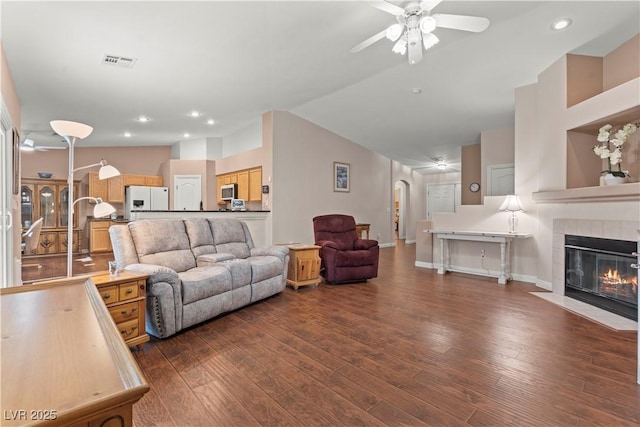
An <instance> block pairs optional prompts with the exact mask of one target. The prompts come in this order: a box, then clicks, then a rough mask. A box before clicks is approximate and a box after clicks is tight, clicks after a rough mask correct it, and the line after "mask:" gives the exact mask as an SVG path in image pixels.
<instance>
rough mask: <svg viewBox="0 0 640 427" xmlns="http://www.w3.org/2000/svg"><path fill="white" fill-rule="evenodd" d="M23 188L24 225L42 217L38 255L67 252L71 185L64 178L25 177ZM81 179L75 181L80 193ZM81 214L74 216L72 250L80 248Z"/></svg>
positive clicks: (75, 192) (26, 226)
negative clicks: (79, 218)
mask: <svg viewBox="0 0 640 427" xmlns="http://www.w3.org/2000/svg"><path fill="white" fill-rule="evenodd" d="M21 182H22V185H21V188H20V205H21V206H20V221H21V224H20V225H21V226H22V227H23V228H24V229H27V228H29V226H31V224H33V222H34V221H36V220H37V219H38V218H42V219H43V221H42V231H41V232H40V239H39V240H38V247H37V249H36V252H35V254H34V255H51V254H59V253H66V252H67V242H68V239H67V232H68V230H67V220H68V207H69V205H68V203H69V188H68V186H67V181H66V180H63V179H36V178H22V180H21ZM78 185H79V181H74V184H73V192H74V194H75V195H77V194H78ZM78 224H79V222H78V215H74V217H73V228H74V229H73V232H72V233H73V235H72V245H73V246H72V250H73V252H80V241H81V239H80V237H81V234H80V233H81V230H80V229H79V228H78Z"/></svg>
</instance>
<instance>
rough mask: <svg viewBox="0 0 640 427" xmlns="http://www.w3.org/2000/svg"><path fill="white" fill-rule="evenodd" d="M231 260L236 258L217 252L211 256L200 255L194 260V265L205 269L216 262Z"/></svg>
mask: <svg viewBox="0 0 640 427" xmlns="http://www.w3.org/2000/svg"><path fill="white" fill-rule="evenodd" d="M232 259H236V256H235V255H233V254H230V253H226V252H218V253H213V254H206V255H200V256H199V257H198V258H196V265H197V266H198V267H206V266H210V265H212V264H215V263H218V262H222V261H229V260H232Z"/></svg>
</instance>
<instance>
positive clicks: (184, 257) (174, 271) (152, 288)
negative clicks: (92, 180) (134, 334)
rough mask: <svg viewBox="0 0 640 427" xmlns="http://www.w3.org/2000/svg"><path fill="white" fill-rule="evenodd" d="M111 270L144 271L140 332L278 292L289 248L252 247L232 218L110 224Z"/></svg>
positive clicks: (196, 319)
mask: <svg viewBox="0 0 640 427" xmlns="http://www.w3.org/2000/svg"><path fill="white" fill-rule="evenodd" d="M109 235H110V237H111V244H112V246H113V254H114V256H115V260H116V262H117V264H118V268H120V269H122V268H126V269H128V270H133V271H138V272H142V273H146V274H149V278H148V279H147V315H146V322H147V326H146V327H147V332H148V333H150V334H151V335H153V336H155V337H158V338H166V337H168V336H171V335H173V334H175V333H176V332H178V331H180V330H182V329H184V328H187V327H189V326H192V325H195V324H197V323H200V322H203V321H205V320H208V319H211V318H212V317H215V316H217V315H219V314H222V313H225V312H228V311H231V310H235V309H237V308H240V307H243V306H245V305H247V304H251V303H253V302H256V301H259V300H262V299H264V298H267V297H269V296H271V295H274V294H277V293H279V292H282V291H283V290H284V288H285V286H286V278H287V268H288V264H289V249H288V248H287V247H286V246H270V247H263V248H256V247H254V245H253V240H252V239H251V234H250V233H249V229H248V228H247V225H246V224H245V223H244V222H242V221H240V220H237V219H234V218H216V219H207V218H191V219H156V220H142V221H132V222H130V223H128V224H118V225H113V226H111V227H110V229H109Z"/></svg>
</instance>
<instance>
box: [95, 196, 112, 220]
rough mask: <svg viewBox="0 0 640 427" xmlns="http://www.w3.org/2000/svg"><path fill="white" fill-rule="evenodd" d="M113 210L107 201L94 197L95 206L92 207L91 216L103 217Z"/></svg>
mask: <svg viewBox="0 0 640 427" xmlns="http://www.w3.org/2000/svg"><path fill="white" fill-rule="evenodd" d="M115 211H116V208H114V207H113V206H111V205H110V204H109V203H106V202H103V201H102V199H101V198H99V197H98V198H97V199H96V206H95V207H94V208H93V216H94V218H104V217H105V216H109V215H111V214H112V213H114V212H115Z"/></svg>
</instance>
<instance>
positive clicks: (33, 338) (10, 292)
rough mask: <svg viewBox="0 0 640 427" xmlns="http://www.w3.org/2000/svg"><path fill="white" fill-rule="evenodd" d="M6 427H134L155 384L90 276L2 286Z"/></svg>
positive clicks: (2, 404)
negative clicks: (137, 410) (138, 407)
mask: <svg viewBox="0 0 640 427" xmlns="http://www.w3.org/2000/svg"><path fill="white" fill-rule="evenodd" d="M0 303H1V309H2V314H1V317H2V362H1V364H2V365H1V366H2V369H1V375H0V378H1V379H0V385H1V387H2V395H1V397H0V407H2V421H1V423H0V424H2V425H3V426H15V425H33V424H40V423H47V424H49V425H65V426H69V425H71V426H87V427H88V426H100V425H108V426H131V425H132V411H133V404H134V403H135V402H137V401H138V400H139V399H140V398H141V397H142V396H143V395H144V393H146V392H147V391H148V390H149V385H148V384H147V381H146V379H145V378H144V376H143V374H142V372H141V371H140V369H139V368H138V365H137V364H136V362H135V360H134V359H133V356H132V355H131V352H130V350H129V348H128V347H127V345H126V344H125V343H124V341H123V340H122V339H121V337H120V332H119V331H118V330H117V329H116V327H115V324H114V322H113V320H112V319H111V315H110V313H109V311H108V310H107V308H106V307H105V304H104V303H103V302H102V298H101V296H100V294H99V293H98V290H97V288H96V287H95V286H94V285H93V284H92V283H91V281H89V280H87V278H86V277H84V278H72V279H68V280H67V281H64V282H60V283H56V284H39V285H25V286H16V287H13V288H4V289H1V290H0Z"/></svg>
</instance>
